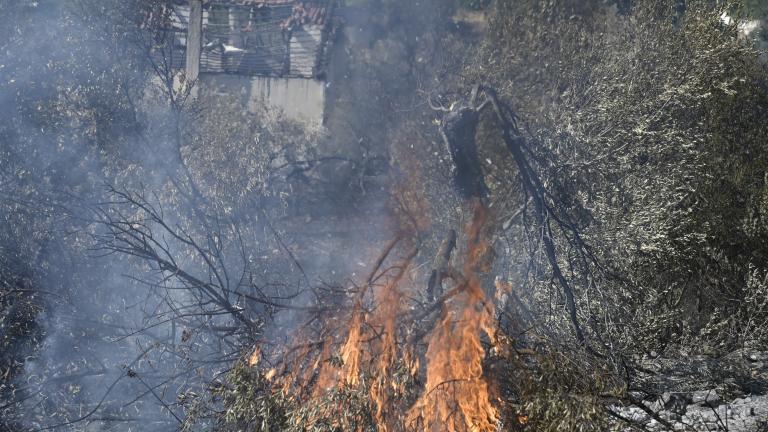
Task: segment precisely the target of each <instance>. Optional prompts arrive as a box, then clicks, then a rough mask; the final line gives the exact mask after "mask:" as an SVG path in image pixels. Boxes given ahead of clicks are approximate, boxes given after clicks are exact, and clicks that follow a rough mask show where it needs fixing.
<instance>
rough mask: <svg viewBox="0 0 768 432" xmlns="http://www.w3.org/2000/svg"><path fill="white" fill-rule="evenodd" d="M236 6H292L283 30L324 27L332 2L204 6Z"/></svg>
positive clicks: (217, 0) (211, 0)
mask: <svg viewBox="0 0 768 432" xmlns="http://www.w3.org/2000/svg"><path fill="white" fill-rule="evenodd" d="M213 4H217V5H236V6H246V7H257V8H262V7H289V6H293V9H292V12H291V17H290V18H289V19H288V20H287V21H286V22H285V23H284V27H285V28H290V27H292V26H295V25H308V24H311V25H319V26H322V25H325V24H326V22H327V21H328V18H329V15H330V14H329V11H330V9H331V7H332V0H208V1H207V2H206V5H213Z"/></svg>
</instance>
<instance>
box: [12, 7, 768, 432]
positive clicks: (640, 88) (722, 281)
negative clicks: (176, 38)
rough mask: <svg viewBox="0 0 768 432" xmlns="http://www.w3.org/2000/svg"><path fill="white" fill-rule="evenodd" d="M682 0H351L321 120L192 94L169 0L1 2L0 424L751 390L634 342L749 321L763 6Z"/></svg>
mask: <svg viewBox="0 0 768 432" xmlns="http://www.w3.org/2000/svg"><path fill="white" fill-rule="evenodd" d="M684 4H685V7H684V8H683V9H681V8H680V7H678V6H676V5H672V4H670V2H664V1H656V0H644V1H634V2H618V4H617V5H618V8H617V7H615V6H614V5H613V3H611V2H604V1H597V0H595V1H526V0H496V1H493V2H487V1H465V0H461V1H459V0H457V1H455V2H447V1H442V0H435V1H422V2H401V1H393V0H381V1H354V2H353V1H349V2H347V6H348V7H349V8H351V10H352V11H355V10H357V11H358V12H361V14H362V15H364V16H365V17H366V18H365V19H364V20H363V21H364V23H365V25H364V26H362V25H361V28H364V29H365V31H363V30H359V31H358V29H349V31H348V32H347V33H344V34H342V35H340V36H338V37H339V40H338V41H335V42H336V43H337V44H338V46H339V47H340V48H339V51H338V52H339V53H342V54H338V55H335V57H333V60H332V61H335V62H337V64H336V67H337V68H338V70H337V71H336V73H337V74H338V76H340V77H341V76H343V77H344V79H343V80H342V79H340V80H339V82H338V83H337V82H331V83H329V84H330V86H329V88H330V89H331V90H329V95H332V97H333V98H332V102H331V103H330V109H329V112H328V113H327V121H326V125H325V126H324V127H319V126H317V125H313V126H307V125H306V124H302V123H299V122H296V121H294V120H291V119H288V118H286V117H285V116H284V115H283V114H281V113H280V112H278V111H276V110H273V109H270V108H268V107H264V108H260V109H258V110H251V111H250V112H249V111H247V110H245V109H243V107H242V106H241V105H240V100H239V98H236V97H227V96H216V95H213V94H208V93H204V92H203V93H202V94H201V96H200V97H197V98H194V97H191V96H190V92H189V87H188V86H179V85H177V83H178V82H180V81H183V80H184V77H183V73H181V72H178V71H175V70H173V69H170V68H169V67H167V64H166V63H164V62H163V59H162V58H160V59H158V55H160V54H161V53H160V54H158V48H157V47H158V46H160V45H161V44H160V42H158V41H161V39H162V38H163V37H165V36H167V35H166V34H165V32H166V31H167V28H166V27H164V22H163V18H162V17H163V15H162V14H161V13H158V11H164V10H167V6H168V5H167V4H166V2H164V1H160V0H134V1H130V2H124V1H103V0H102V1H98V2H93V1H90V0H72V1H70V2H59V1H53V0H45V1H44V0H41V1H38V2H27V3H23V4H22V3H20V2H14V1H3V0H0V10H3V11H4V14H3V15H4V17H5V16H7V17H13V18H14V19H10V18H5V19H4V20H3V23H2V27H0V35H2V36H3V39H4V42H2V45H0V51H2V52H5V53H7V55H6V56H5V57H6V58H4V60H2V63H3V64H0V71H2V78H0V79H1V80H2V82H0V114H2V118H1V119H0V215H1V216H2V219H3V220H4V221H5V224H4V225H3V226H2V227H0V326H1V327H0V332H1V333H0V353H2V354H0V431H5V430H8V431H10V430H27V429H29V430H33V429H35V430H36V429H40V428H59V429H62V430H64V429H66V430H69V429H72V430H83V429H84V428H86V427H88V426H87V425H88V422H95V423H96V424H97V425H101V426H104V427H107V426H110V425H113V424H118V423H120V424H122V422H124V423H125V424H131V425H136V427H137V428H139V429H141V430H168V429H169V428H179V429H181V430H189V431H192V430H231V431H239V430H255V431H269V432H272V431H289V432H290V431H297V432H298V431H329V432H330V431H375V430H383V429H384V428H386V427H388V428H389V429H388V430H411V429H413V430H430V428H431V429H432V430H438V429H439V428H440V427H441V425H443V424H444V425H451V427H453V429H454V430H456V431H464V430H473V429H476V430H492V428H498V429H499V430H536V431H561V430H581V431H590V430H595V431H599V430H606V429H609V428H621V427H629V426H632V427H637V428H641V427H643V426H644V425H643V424H640V423H637V424H634V423H633V420H632V419H627V418H624V417H622V415H621V413H620V412H619V411H618V407H620V406H637V407H643V409H644V410H648V409H649V408H648V406H649V405H650V404H651V402H653V401H656V400H657V399H659V398H660V397H661V396H662V394H664V393H665V392H684V391H689V390H691V389H699V388H702V386H704V387H705V388H713V387H717V388H724V389H726V390H728V391H731V392H734V393H738V392H742V393H749V392H754V391H756V390H755V389H760V388H768V382H762V381H760V380H762V379H763V378H760V377H756V378H755V377H748V378H744V373H742V372H738V374H739V375H738V376H735V375H734V374H736V372H734V373H733V374H731V375H733V376H730V375H728V373H730V372H729V371H725V372H718V374H713V373H712V372H711V371H708V370H703V371H695V370H689V371H686V373H685V376H684V377H682V378H680V379H676V380H674V382H672V381H671V380H670V379H669V377H668V376H665V375H664V373H662V372H660V371H658V370H652V368H649V367H648V360H649V358H657V357H664V358H686V357H691V356H711V357H718V358H726V357H727V356H728V355H731V354H732V353H734V352H739V353H740V352H744V350H761V349H762V350H764V348H761V347H765V346H766V344H768V330H766V329H767V328H768V326H766V322H768V264H766V263H768V183H766V182H767V181H768V174H766V173H767V172H768V152H767V151H766V141H765V140H766V137H768V70H767V69H766V66H765V64H764V63H761V61H760V53H759V52H758V49H757V48H756V46H755V45H754V44H752V43H751V42H750V40H749V39H747V38H744V37H743V36H742V35H741V34H740V31H741V30H740V27H739V23H740V22H741V21H740V20H741V18H742V16H744V17H746V16H750V15H751V16H758V17H764V16H765V14H766V13H768V12H766V11H765V10H764V9H765V8H764V7H763V6H762V4H761V2H746V3H745V4H740V3H737V2H733V3H727V4H722V2H711V1H705V0H700V1H686V2H684ZM617 10H618V11H619V13H616V11H617ZM745 11H746V12H745ZM724 16H727V17H731V18H732V19H731V20H726V19H724V18H723V17H724ZM467 17H469V18H467ZM478 17H482V18H478ZM473 20H474V21H473ZM41 22H44V23H55V25H51V26H40V25H39V23H41ZM41 27H42V28H41ZM53 41H55V43H54V42H53ZM478 83H482V86H481V87H477V89H478V90H477V92H478V94H479V96H478V97H479V98H480V103H478V104H477V106H475V105H472V106H469V105H466V104H468V103H469V102H468V101H469V100H470V99H471V96H470V92H471V91H472V89H473V87H475V85H477V84H478ZM483 100H485V101H487V104H485V105H483V104H482V103H481V102H482V101H483ZM468 106H469V109H471V110H475V111H473V112H476V113H477V114H478V117H477V123H476V124H473V127H475V126H476V127H477V130H476V133H475V130H474V129H472V133H471V134H470V135H471V138H470V139H471V140H473V144H476V146H477V148H478V151H479V153H480V157H479V158H478V159H479V161H481V163H482V172H483V173H484V177H485V178H484V181H485V182H486V183H487V184H488V187H489V190H490V192H489V194H488V196H487V197H483V198H482V199H478V200H476V201H472V202H470V201H468V200H464V199H462V198H461V197H460V196H459V195H458V194H457V193H456V191H454V190H453V189H452V186H451V182H450V181H449V180H450V175H451V174H450V172H451V171H450V170H451V155H449V154H447V150H446V149H445V144H449V143H448V142H447V141H448V140H450V139H451V137H449V136H447V135H446V133H445V130H446V125H447V124H448V123H447V120H446V118H449V116H450V115H452V114H456V113H457V112H458V111H457V110H460V109H462V107H465V108H466V107H468ZM480 107H482V108H480ZM441 132H442V134H441ZM444 141H445V142H444ZM515 149H517V150H519V153H515ZM478 203H480V204H478ZM483 212H486V213H483ZM462 228H466V229H465V231H461V229H462ZM451 232H452V233H453V236H454V237H453V244H452V245H450V246H445V245H446V244H450V241H448V240H447V238H446V237H448V238H450V235H446V233H451ZM457 232H458V233H459V234H458V240H457V238H456V233H457ZM391 238H394V240H391ZM388 241H389V243H387V242H388ZM486 243H488V244H486ZM385 245H386V246H385ZM446 248H447V249H446ZM382 249H384V252H382ZM454 249H455V250H454ZM441 256H443V259H442V261H443V262H442V263H441V261H440V257H441ZM436 257H437V258H436ZM430 266H431V267H430ZM369 267H373V270H372V271H371V273H370V275H367V274H366V275H363V276H361V275H360V274H359V273H360V272H361V268H363V269H364V270H363V272H368V271H369V270H368V269H369ZM428 270H433V271H434V272H433V274H432V275H433V276H435V277H437V278H439V282H438V284H439V285H440V288H441V289H440V290H439V291H438V292H435V291H433V290H431V289H430V290H429V292H428V290H427V277H428V276H429V272H428ZM366 276H367V277H366ZM443 279H445V288H444V289H443V287H442V283H443ZM430 283H431V282H430ZM491 287H495V288H491ZM474 288H477V289H474ZM452 316H456V317H459V316H460V317H461V319H456V320H451V319H449V318H450V317H452ZM488 323H492V325H490V324H488ZM445 358H448V360H447V361H444V360H445ZM441 362H442V363H441ZM452 362H455V363H459V365H458V367H454V365H452ZM681 367H682V366H681ZM440 368H442V369H440ZM437 369H439V370H437ZM454 369H456V370H458V372H457V371H456V370H454ZM478 371H479V372H478ZM460 373H466V374H469V375H467V376H465V375H461V378H455V376H459V375H458V374H460ZM452 374H453V375H452ZM472 374H474V375H472ZM719 374H722V375H719ZM435 376H437V377H438V378H440V379H439V381H440V382H439V383H438V384H437V385H434V386H433V387H432V388H428V383H430V382H431V381H434V380H435V379H436V378H435ZM452 378H454V379H452ZM470 385H472V386H475V387H469V386H470ZM467 389H471V390H467ZM451 391H453V393H461V394H459V395H458V396H456V395H455V394H454V395H451V396H445V395H449V394H450V393H451ZM486 394H487V395H491V396H492V397H486V398H485V399H483V396H484V395H486ZM477 395H480V396H477ZM430 397H432V399H430ZM436 400H437V401H436ZM489 400H490V401H491V402H488V401H489ZM484 402H488V404H484ZM452 403H453V404H454V405H451V404H452ZM470 405H471V407H470ZM445 407H448V408H452V409H453V412H455V413H454V414H451V416H449V417H450V418H443V417H445V416H443V417H440V416H441V415H442V412H440V410H439V409H441V408H445ZM432 408H434V409H435V411H436V413H430V412H429V411H430V409H432ZM653 415H656V413H653ZM430 416H432V417H430ZM662 420H663V419H662ZM443 422H444V423H443ZM630 423H633V424H631V425H630ZM662 424H663V423H662ZM489 425H490V426H489ZM446 427H447V426H446ZM436 428H437V429H436Z"/></svg>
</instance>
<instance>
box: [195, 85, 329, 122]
mask: <svg viewBox="0 0 768 432" xmlns="http://www.w3.org/2000/svg"><path fill="white" fill-rule="evenodd" d="M200 81H201V82H200V84H201V91H203V92H206V93H207V92H213V93H214V94H215V93H219V94H227V95H239V96H240V97H241V98H242V101H243V103H244V105H245V106H247V107H248V109H249V110H251V111H254V110H255V109H256V108H257V107H258V106H260V105H263V104H267V105H269V106H272V107H278V108H280V109H282V110H283V111H284V112H285V114H286V115H287V116H288V117H290V118H293V119H296V120H301V121H305V122H313V123H321V122H322V121H323V112H324V108H325V83H324V82H322V81H318V80H313V79H304V78H276V77H247V76H240V75H229V74H201V75H200Z"/></svg>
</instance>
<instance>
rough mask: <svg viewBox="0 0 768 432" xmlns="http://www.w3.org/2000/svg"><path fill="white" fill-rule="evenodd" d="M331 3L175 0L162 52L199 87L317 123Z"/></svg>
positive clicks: (333, 23)
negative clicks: (234, 96) (280, 110)
mask: <svg viewBox="0 0 768 432" xmlns="http://www.w3.org/2000/svg"><path fill="white" fill-rule="evenodd" d="M335 9H336V1H335V0H207V1H203V0H176V1H174V2H173V4H172V6H171V8H170V9H168V10H167V12H166V22H167V24H168V26H167V29H168V30H169V32H168V34H169V36H168V37H166V38H165V40H164V44H163V46H162V54H163V57H164V60H165V61H166V62H167V63H168V66H169V67H170V68H172V69H176V70H182V69H183V70H185V71H186V77H187V79H189V80H197V83H198V86H197V88H198V91H199V92H201V93H202V94H214V95H215V94H217V93H218V94H234V95H239V96H242V97H243V102H244V103H245V104H246V106H248V107H249V109H251V110H255V109H256V107H257V106H259V105H262V104H267V105H270V106H274V107H279V108H280V109H282V110H283V111H284V112H285V114H286V115H288V116H289V117H292V118H295V119H299V120H303V121H307V122H322V121H323V117H324V113H325V106H326V81H327V77H328V63H329V62H328V59H329V52H330V50H331V48H332V40H333V37H334V35H335V33H336V31H337V30H338V28H339V20H338V19H337V18H335V16H334V13H335Z"/></svg>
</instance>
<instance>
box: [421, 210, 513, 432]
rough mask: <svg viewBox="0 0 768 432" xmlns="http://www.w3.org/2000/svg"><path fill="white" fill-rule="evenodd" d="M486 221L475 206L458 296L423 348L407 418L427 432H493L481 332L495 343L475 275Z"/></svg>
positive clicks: (490, 317)
mask: <svg viewBox="0 0 768 432" xmlns="http://www.w3.org/2000/svg"><path fill="white" fill-rule="evenodd" d="M485 218H486V210H485V208H484V207H482V206H481V205H476V206H475V211H474V217H473V220H472V222H471V223H470V224H469V226H468V229H467V232H466V234H467V242H468V248H467V250H468V257H467V258H468V259H467V260H466V262H465V263H464V268H463V270H464V278H465V281H464V284H463V286H462V287H460V288H461V289H462V292H461V294H460V295H457V296H456V297H455V298H454V299H453V302H452V304H451V305H444V308H443V315H442V318H441V320H440V322H439V323H438V324H437V326H436V328H435V330H434V332H433V333H432V335H431V338H430V341H429V346H428V348H427V354H426V359H427V366H426V368H427V382H426V386H425V389H424V393H423V394H422V396H421V398H420V399H419V401H418V402H417V403H416V405H415V406H414V407H413V408H412V409H411V411H410V413H409V422H410V423H411V424H413V425H415V426H420V427H421V428H423V430H424V431H427V432H432V431H435V432H436V431H451V432H464V431H472V432H490V431H494V430H496V429H497V422H498V420H499V414H498V411H497V410H496V408H495V407H494V406H493V404H492V403H491V400H492V397H491V391H490V387H489V384H488V382H487V381H486V379H485V377H484V376H483V359H484V357H485V349H484V347H483V345H482V342H481V335H482V334H483V333H485V334H486V335H487V336H488V337H489V338H490V339H491V342H493V336H494V333H493V330H492V329H493V325H492V324H493V313H492V311H491V309H490V308H489V306H488V304H487V302H486V299H485V293H484V291H483V289H482V285H481V283H480V279H479V277H478V275H477V272H478V268H479V267H482V266H483V265H484V263H483V259H484V257H485V254H486V253H487V249H488V245H487V243H486V242H485V241H484V240H483V239H482V232H481V230H482V227H483V224H484V222H485Z"/></svg>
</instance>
